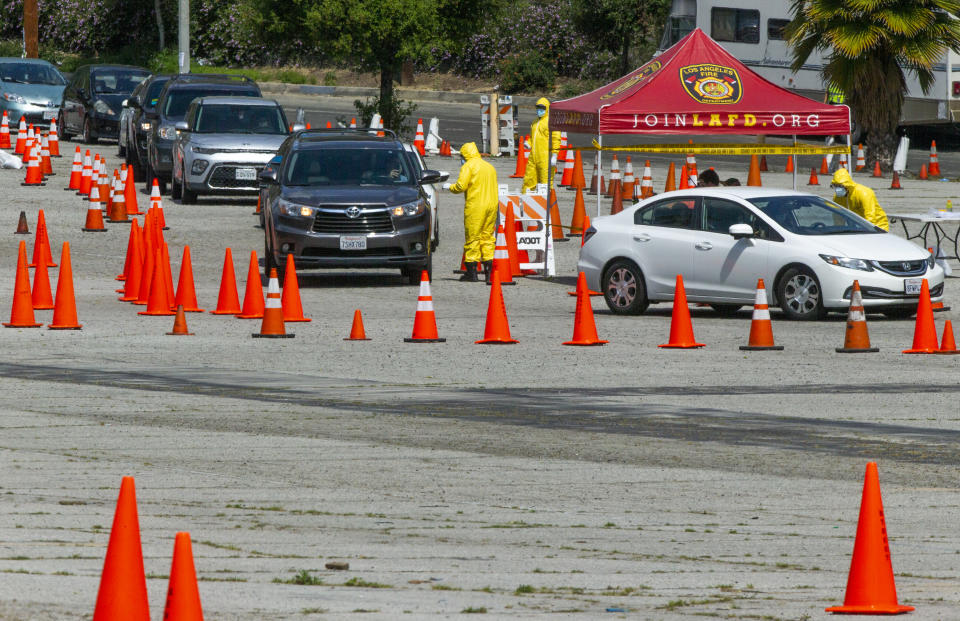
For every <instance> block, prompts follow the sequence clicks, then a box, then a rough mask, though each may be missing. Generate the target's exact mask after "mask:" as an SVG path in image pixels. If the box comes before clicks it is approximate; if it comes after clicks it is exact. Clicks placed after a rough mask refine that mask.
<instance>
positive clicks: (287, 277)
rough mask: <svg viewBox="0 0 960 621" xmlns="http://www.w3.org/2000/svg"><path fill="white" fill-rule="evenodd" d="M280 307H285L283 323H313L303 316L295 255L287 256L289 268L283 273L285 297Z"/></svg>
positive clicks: (289, 254)
mask: <svg viewBox="0 0 960 621" xmlns="http://www.w3.org/2000/svg"><path fill="white" fill-rule="evenodd" d="M280 306H282V307H283V321H284V323H289V322H291V321H311V319H310V318H309V317H304V316H303V304H302V303H301V302H300V282H299V281H298V280H297V266H296V264H295V263H294V261H293V253H292V252H291V253H288V254H287V267H286V269H285V270H284V271H283V295H282V296H281V297H280Z"/></svg>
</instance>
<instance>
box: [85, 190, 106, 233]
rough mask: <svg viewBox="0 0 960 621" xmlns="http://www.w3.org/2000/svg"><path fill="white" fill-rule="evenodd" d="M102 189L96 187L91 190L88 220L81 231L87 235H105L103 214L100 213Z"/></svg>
mask: <svg viewBox="0 0 960 621" xmlns="http://www.w3.org/2000/svg"><path fill="white" fill-rule="evenodd" d="M99 199H100V188H99V187H98V186H96V185H94V186H91V188H90V200H89V201H88V202H87V205H88V207H87V219H86V221H85V223H84V225H83V227H82V228H81V229H80V230H81V231H84V232H86V233H104V232H106V230H107V229H106V227H104V226H103V213H101V211H100V200H99Z"/></svg>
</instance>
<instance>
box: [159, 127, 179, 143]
mask: <svg viewBox="0 0 960 621" xmlns="http://www.w3.org/2000/svg"><path fill="white" fill-rule="evenodd" d="M159 133H160V137H161V138H163V139H164V140H176V139H177V128H176V127H174V126H173V125H161V126H160V132H159Z"/></svg>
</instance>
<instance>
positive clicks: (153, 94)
mask: <svg viewBox="0 0 960 621" xmlns="http://www.w3.org/2000/svg"><path fill="white" fill-rule="evenodd" d="M169 81H170V80H169V78H160V79H157V80H153V81H152V82H150V84H149V85H148V86H147V92H146V93H144V94H143V102H142V104H143V109H144V110H148V111H149V110H153V109H154V108H156V107H157V98H158V97H160V92H161V91H162V90H163V87H164V86H165V85H166V83H167V82H169Z"/></svg>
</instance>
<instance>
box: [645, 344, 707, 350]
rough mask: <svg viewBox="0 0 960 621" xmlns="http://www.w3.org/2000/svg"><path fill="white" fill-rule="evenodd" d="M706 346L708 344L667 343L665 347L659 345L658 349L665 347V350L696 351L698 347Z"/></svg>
mask: <svg viewBox="0 0 960 621" xmlns="http://www.w3.org/2000/svg"><path fill="white" fill-rule="evenodd" d="M706 346H707V344H706V343H665V344H663V345H657V347H663V348H664V349H696V348H697V347H706Z"/></svg>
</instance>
